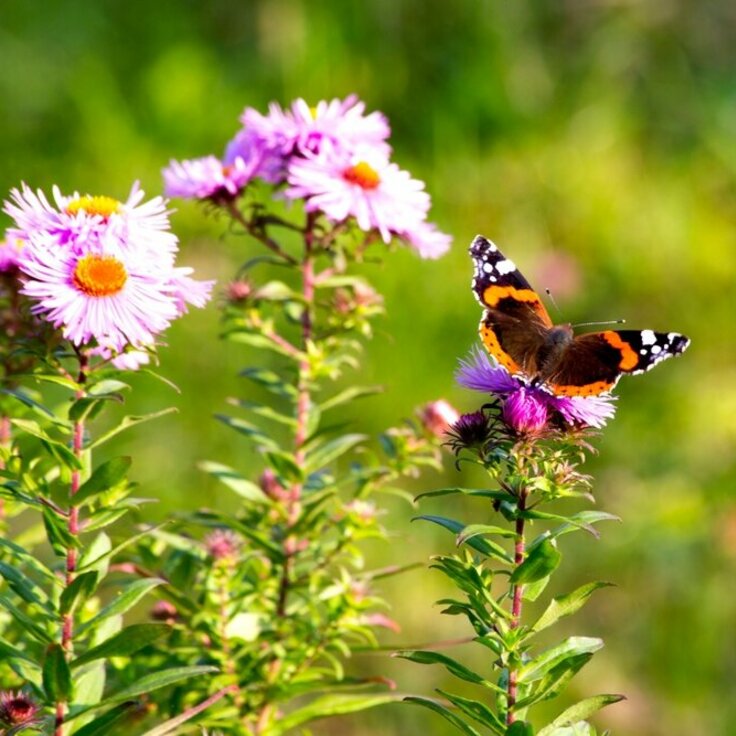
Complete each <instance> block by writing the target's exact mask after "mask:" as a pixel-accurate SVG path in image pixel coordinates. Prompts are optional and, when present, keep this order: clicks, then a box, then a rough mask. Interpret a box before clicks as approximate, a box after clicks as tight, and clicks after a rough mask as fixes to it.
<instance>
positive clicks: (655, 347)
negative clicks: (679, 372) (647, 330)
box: [652, 345, 662, 355]
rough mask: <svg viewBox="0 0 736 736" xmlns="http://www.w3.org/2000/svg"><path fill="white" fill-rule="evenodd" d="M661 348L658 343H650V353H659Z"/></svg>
mask: <svg viewBox="0 0 736 736" xmlns="http://www.w3.org/2000/svg"><path fill="white" fill-rule="evenodd" d="M661 352H662V348H661V346H660V345H652V354H653V355H656V354H657V353H661Z"/></svg>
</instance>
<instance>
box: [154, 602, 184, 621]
mask: <svg viewBox="0 0 736 736" xmlns="http://www.w3.org/2000/svg"><path fill="white" fill-rule="evenodd" d="M177 615H178V613H177V610H176V608H175V607H174V606H173V605H172V604H171V603H169V602H168V601H159V602H158V603H156V605H155V606H154V607H153V608H152V609H151V614H150V616H151V618H152V619H153V620H154V621H163V622H164V623H167V624H173V623H174V621H176V617H177Z"/></svg>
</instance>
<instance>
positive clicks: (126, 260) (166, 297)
mask: <svg viewBox="0 0 736 736" xmlns="http://www.w3.org/2000/svg"><path fill="white" fill-rule="evenodd" d="M143 196H144V194H143V192H142V191H141V190H140V189H139V188H138V186H137V185H134V186H133V189H132V190H131V193H130V196H129V197H128V199H127V201H126V202H119V201H117V200H115V199H113V198H111V197H106V196H90V195H84V196H80V195H78V194H75V195H73V196H71V197H65V196H63V195H62V194H61V193H60V191H59V190H58V188H57V187H54V201H55V203H56V206H53V205H51V204H50V203H49V202H48V200H47V199H46V197H45V196H44V194H43V192H41V191H38V192H36V193H34V192H33V191H32V190H31V189H30V188H29V187H27V186H25V185H23V188H22V190H21V191H19V190H17V189H16V190H13V192H12V194H11V201H8V202H6V203H5V211H6V212H8V213H9V214H10V215H11V216H13V217H14V218H15V221H16V225H17V228H18V229H17V230H13V231H10V232H11V233H12V234H13V235H17V237H19V238H20V239H22V240H23V242H24V244H25V245H24V247H23V249H22V251H21V253H20V254H19V256H18V268H19V269H20V271H21V274H22V277H23V288H22V289H21V292H22V293H23V294H25V295H26V296H27V297H29V298H30V300H31V301H32V302H33V303H34V304H33V306H32V312H33V313H34V314H37V315H39V316H41V317H42V318H43V319H45V320H46V321H48V322H51V323H52V324H53V325H54V327H57V328H60V329H61V330H62V333H63V335H64V337H66V338H67V339H69V340H70V341H71V342H73V343H74V344H75V345H78V346H87V345H90V343H92V342H93V341H95V342H96V343H97V346H99V347H101V348H103V349H104V350H109V351H113V352H118V353H122V352H123V351H124V350H125V348H126V347H127V346H134V347H141V346H146V345H151V344H153V343H155V337H156V335H158V334H159V333H161V332H162V331H163V330H165V329H166V328H167V327H168V326H169V324H170V322H171V321H172V320H173V319H175V318H176V317H178V316H180V315H181V314H182V313H183V312H185V311H186V304H187V303H189V304H194V305H195V306H203V305H204V303H205V302H206V301H207V299H208V298H209V292H210V289H211V288H212V283H211V282H197V281H194V280H193V279H191V278H190V276H189V274H190V273H191V269H185V268H177V267H175V266H174V263H175V258H176V251H177V248H178V245H177V238H176V236H175V235H174V234H173V233H171V232H170V230H169V212H168V210H167V209H166V201H165V200H163V199H162V198H161V197H154V198H153V199H152V200H150V201H148V202H145V203H144V202H143V201H142V200H143Z"/></svg>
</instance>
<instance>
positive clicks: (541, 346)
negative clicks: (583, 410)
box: [470, 235, 690, 396]
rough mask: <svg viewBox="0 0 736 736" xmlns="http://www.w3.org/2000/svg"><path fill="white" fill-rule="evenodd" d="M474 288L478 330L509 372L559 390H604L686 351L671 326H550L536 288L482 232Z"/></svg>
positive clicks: (475, 246)
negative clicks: (581, 330)
mask: <svg viewBox="0 0 736 736" xmlns="http://www.w3.org/2000/svg"><path fill="white" fill-rule="evenodd" d="M470 255H471V256H472V258H473V263H474V264H475V273H474V276H473V292H474V293H475V296H476V298H477V299H478V301H479V302H480V303H481V304H482V305H483V306H484V307H485V311H484V312H483V317H482V318H481V321H480V335H481V338H482V339H483V344H484V345H485V346H486V349H487V350H488V352H489V353H490V354H491V355H492V356H493V357H494V358H495V359H496V360H497V361H498V362H499V363H500V364H501V365H502V366H504V367H505V368H506V369H507V370H508V371H509V372H510V373H514V374H516V373H521V374H523V375H524V376H526V377H527V378H529V379H531V380H532V381H534V382H535V383H539V384H543V385H545V386H546V387H547V388H549V389H550V390H551V391H552V392H553V393H554V394H556V395H557V396H595V395H597V394H601V393H604V392H605V391H610V390H611V389H612V388H613V387H614V386H615V385H616V383H617V381H618V379H619V378H621V376H622V375H623V374H625V373H632V374H636V373H643V372H644V371H648V370H649V369H650V368H653V367H654V366H655V365H656V364H657V363H659V362H660V361H662V360H665V359H666V358H670V357H672V356H673V355H679V354H680V353H682V352H684V351H685V350H686V348H687V346H688V345H689V344H690V340H689V339H688V338H687V337H685V336H684V335H679V334H678V333H676V332H654V330H606V331H605V332H589V333H587V334H584V335H577V336H575V335H574V334H573V329H572V326H571V325H555V324H553V323H552V320H551V319H550V317H549V314H548V313H547V310H546V309H545V307H544V304H542V300H541V299H540V298H539V295H538V294H537V293H536V292H535V291H534V289H532V287H531V286H529V282H528V281H527V280H526V279H525V278H524V277H523V276H522V275H521V273H519V271H518V270H517V268H516V266H515V265H514V263H513V261H511V260H509V259H508V258H506V257H505V256H504V255H503V254H502V253H501V251H500V250H499V249H498V248H497V247H496V246H495V245H494V244H493V243H492V242H491V241H490V240H487V239H486V238H484V237H483V236H482V235H478V236H476V238H475V240H473V243H472V244H471V246H470Z"/></svg>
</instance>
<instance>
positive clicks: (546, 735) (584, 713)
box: [538, 695, 626, 736]
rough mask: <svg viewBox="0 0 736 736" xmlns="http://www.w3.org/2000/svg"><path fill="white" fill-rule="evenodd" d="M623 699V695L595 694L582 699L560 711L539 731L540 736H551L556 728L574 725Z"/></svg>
mask: <svg viewBox="0 0 736 736" xmlns="http://www.w3.org/2000/svg"><path fill="white" fill-rule="evenodd" d="M622 700H626V698H625V696H623V695H594V696H593V697H592V698H586V699H585V700H581V701H580V702H578V703H575V705H571V706H570V707H569V708H567V710H564V711H563V712H562V713H560V715H559V716H557V718H555V720H554V721H552V723H550V724H549V726H547V727H546V728H543V729H542V730H541V731H540V732H539V735H538V736H551V734H553V733H554V729H555V728H560V727H561V726H572V725H574V724H575V723H577V722H578V721H582V720H584V719H586V718H587V717H588V716H591V715H593V713H596V712H597V711H599V710H600V709H601V708H605V707H606V706H607V705H613V704H614V703H618V702H620V701H622Z"/></svg>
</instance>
